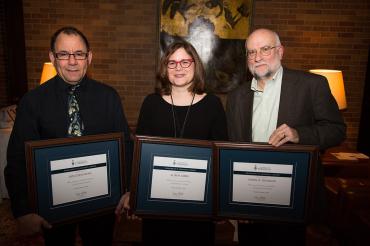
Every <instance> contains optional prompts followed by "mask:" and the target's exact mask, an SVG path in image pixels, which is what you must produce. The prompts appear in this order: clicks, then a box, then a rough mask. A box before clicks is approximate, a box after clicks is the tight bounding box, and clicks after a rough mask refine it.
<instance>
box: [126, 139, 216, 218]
mask: <svg viewBox="0 0 370 246" xmlns="http://www.w3.org/2000/svg"><path fill="white" fill-rule="evenodd" d="M212 153H213V152H212V142H209V141H202V140H189V139H179V138H162V137H149V136H136V139H135V148H134V160H133V167H132V178H131V194H130V207H131V209H132V211H133V213H134V214H135V215H138V216H142V217H160V218H166V217H168V218H193V219H210V218H212V217H213V198H212V196H213V185H212V183H213V168H212V163H213V162H212Z"/></svg>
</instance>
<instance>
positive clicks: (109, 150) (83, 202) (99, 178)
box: [25, 133, 125, 224]
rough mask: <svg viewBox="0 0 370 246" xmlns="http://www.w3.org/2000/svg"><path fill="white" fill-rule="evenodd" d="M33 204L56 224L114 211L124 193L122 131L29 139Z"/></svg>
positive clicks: (31, 199)
mask: <svg viewBox="0 0 370 246" xmlns="http://www.w3.org/2000/svg"><path fill="white" fill-rule="evenodd" d="M25 148H26V164H27V174H28V194H29V202H30V205H31V208H32V210H33V212H34V213H36V214H39V215H40V216H41V217H43V218H44V219H46V220H47V221H48V222H49V223H51V224H63V223H69V222H71V221H78V220H81V219H83V218H86V217H91V216H97V215H100V214H105V213H110V212H113V211H114V209H115V207H116V206H117V204H118V202H119V200H120V198H121V196H122V194H123V192H124V183H125V181H124V177H125V176H124V166H123V163H124V151H123V150H124V143H123V134H122V133H108V134H99V135H88V136H82V137H75V138H58V139H49V140H38V141H29V142H26V146H25Z"/></svg>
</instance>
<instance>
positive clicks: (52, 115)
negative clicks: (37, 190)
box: [5, 27, 132, 245]
mask: <svg viewBox="0 0 370 246" xmlns="http://www.w3.org/2000/svg"><path fill="white" fill-rule="evenodd" d="M50 45H51V46H50V52H49V57H50V60H51V62H52V63H53V64H54V66H55V68H56V70H57V73H58V74H57V75H56V76H55V77H54V78H52V79H50V80H49V81H47V82H46V83H44V84H42V85H40V86H39V87H37V88H35V89H34V90H31V91H29V92H28V93H26V94H25V96H24V97H23V98H22V100H21V101H20V104H19V107H18V109H17V116H16V120H15V124H14V128H13V132H12V134H11V137H10V140H9V145H8V165H7V167H6V170H5V177H6V184H7V188H8V191H9V195H10V198H11V204H12V211H13V214H14V217H15V218H16V219H17V222H18V225H19V229H20V232H21V233H22V234H25V235H31V234H34V233H38V232H43V235H44V239H45V244H46V245H75V238H76V235H75V232H76V227H77V224H68V225H63V226H55V227H51V225H50V224H49V223H48V222H47V221H46V220H45V219H44V218H42V217H40V216H39V215H37V214H34V213H32V211H31V210H30V207H29V205H28V195H27V193H28V192H27V174H26V163H25V149H24V143H25V142H26V141H30V140H40V139H54V138H63V137H78V136H82V135H92V134H102V133H111V132H122V133H124V136H125V147H126V149H125V152H126V156H125V159H126V161H127V163H128V164H129V163H130V161H131V155H132V153H131V151H132V149H131V148H132V143H131V141H130V131H129V128H128V124H127V121H126V117H125V115H124V112H123V109H122V104H121V99H120V97H119V95H118V94H117V92H116V91H115V90H114V89H113V88H111V87H110V86H108V85H105V84H103V83H100V82H98V81H95V80H92V79H90V78H88V77H87V76H86V72H87V68H88V66H89V65H90V63H91V60H92V52H91V50H90V46H89V42H88V40H87V38H86V37H85V35H84V34H83V33H82V32H80V31H79V30H77V29H76V28H74V27H63V28H61V29H59V30H58V31H57V32H55V34H54V35H53V36H52V38H51V43H50ZM114 220H115V216H114V214H113V213H111V214H108V215H104V216H99V217H95V218H93V219H87V220H84V221H82V222H79V223H78V227H79V233H80V236H81V239H82V241H83V244H84V245H110V244H111V243H112V236H113V225H114Z"/></svg>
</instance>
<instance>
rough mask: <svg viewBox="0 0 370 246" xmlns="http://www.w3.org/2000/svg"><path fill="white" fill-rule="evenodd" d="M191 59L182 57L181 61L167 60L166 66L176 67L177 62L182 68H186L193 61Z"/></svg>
mask: <svg viewBox="0 0 370 246" xmlns="http://www.w3.org/2000/svg"><path fill="white" fill-rule="evenodd" d="M193 62H194V60H193V59H182V60H181V61H174V60H169V61H168V62H167V67H168V68H169V69H174V68H176V67H177V64H180V66H181V67H182V68H188V67H190V65H191V63H193Z"/></svg>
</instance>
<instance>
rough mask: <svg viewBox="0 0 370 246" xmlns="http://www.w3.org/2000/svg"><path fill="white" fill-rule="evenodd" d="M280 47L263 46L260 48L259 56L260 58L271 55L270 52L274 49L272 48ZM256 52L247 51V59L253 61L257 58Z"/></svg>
mask: <svg viewBox="0 0 370 246" xmlns="http://www.w3.org/2000/svg"><path fill="white" fill-rule="evenodd" d="M278 47H280V45H276V46H263V47H261V48H260V54H261V56H268V55H270V54H271V50H272V49H274V48H278ZM257 52H258V51H257V50H247V54H246V55H247V57H248V59H254V58H256V56H257Z"/></svg>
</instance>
